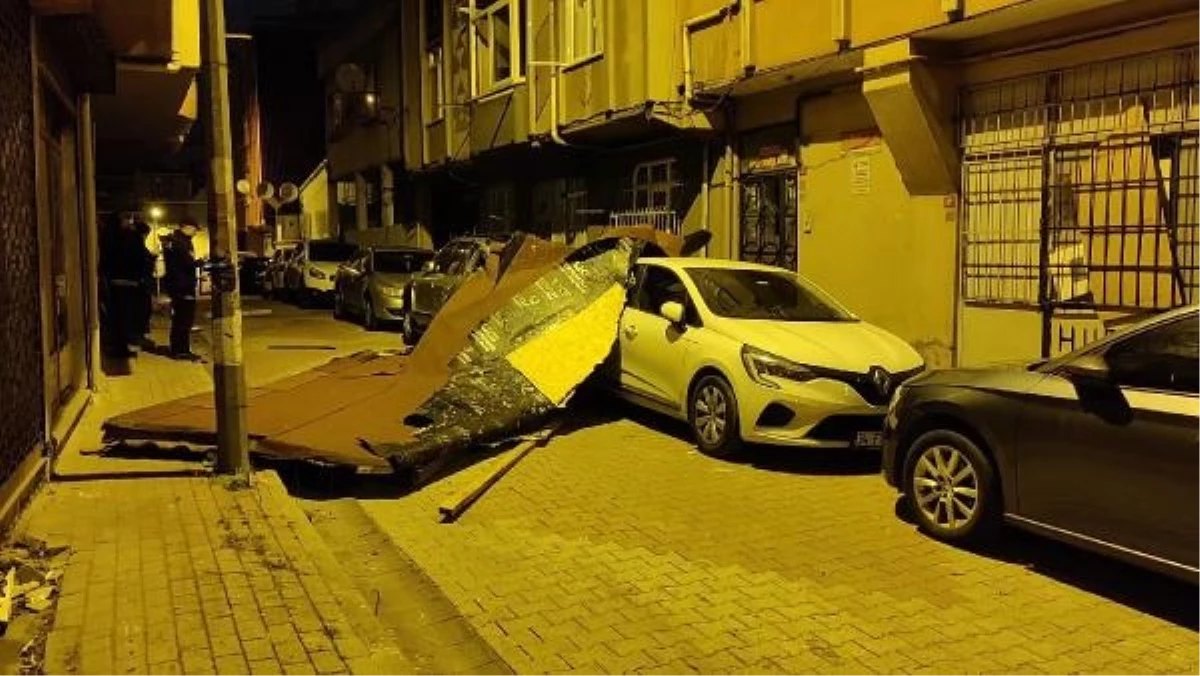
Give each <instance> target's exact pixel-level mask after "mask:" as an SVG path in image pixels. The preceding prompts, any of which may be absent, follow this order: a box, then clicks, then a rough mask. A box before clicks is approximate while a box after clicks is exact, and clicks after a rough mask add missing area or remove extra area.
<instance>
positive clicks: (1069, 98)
mask: <svg viewBox="0 0 1200 676" xmlns="http://www.w3.org/2000/svg"><path fill="white" fill-rule="evenodd" d="M1197 72H1198V68H1197V50H1196V49H1195V48H1189V49H1184V50H1174V51H1163V52H1156V53H1152V54H1148V55H1144V56H1140V57H1136V58H1130V59H1123V60H1119V61H1110V62H1099V63H1094V64H1089V65H1087V66H1084V67H1080V68H1074V69H1070V70H1062V71H1057V72H1052V73H1046V74H1041V75H1037V76H1034V77H1028V78H1023V79H1020V80H1014V81H1007V82H1000V83H995V84H990V85H987V86H985V87H980V88H976V89H972V90H968V91H965V92H964V93H963V96H962V100H961V104H962V107H961V124H962V128H961V135H962V137H961V138H962V145H963V166H962V197H963V200H962V202H963V211H962V219H961V225H962V234H963V240H964V251H963V264H962V270H961V274H962V285H963V295H964V299H965V300H966V301H967V302H968V303H974V304H981V305H987V304H1002V305H1010V306H1014V305H1015V306H1030V307H1038V308H1041V309H1042V310H1043V312H1044V313H1045V316H1046V318H1047V319H1046V326H1045V328H1044V331H1043V332H1044V341H1043V343H1044V344H1043V348H1044V351H1045V352H1051V351H1055V350H1053V349H1051V346H1049V345H1048V344H1047V343H1048V342H1049V341H1050V335H1051V330H1050V324H1051V322H1052V320H1053V318H1054V317H1055V315H1056V313H1057V314H1059V315H1061V314H1063V313H1065V312H1068V311H1069V312H1078V311H1081V310H1090V311H1092V312H1102V313H1103V312H1107V313H1124V314H1129V313H1137V312H1144V311H1151V310H1159V309H1164V308H1169V307H1173V306H1178V305H1182V304H1186V303H1191V302H1195V301H1196V300H1197V299H1198V291H1200V289H1198V283H1200V273H1198V271H1197V265H1198V263H1200V260H1198V258H1200V256H1198V248H1200V213H1198V209H1197V205H1198V203H1200V195H1198V193H1200V185H1198V180H1200V177H1198V171H1200V169H1198V166H1197V163H1198V161H1200V156H1198V152H1197V148H1198V140H1200V100H1198V96H1197V90H1196V89H1197V88H1196V79H1197ZM1063 340H1065V341H1067V342H1078V341H1075V340H1074V339H1073V337H1071V336H1066V337H1065V338H1064V337H1062V336H1060V343H1061V342H1063Z"/></svg>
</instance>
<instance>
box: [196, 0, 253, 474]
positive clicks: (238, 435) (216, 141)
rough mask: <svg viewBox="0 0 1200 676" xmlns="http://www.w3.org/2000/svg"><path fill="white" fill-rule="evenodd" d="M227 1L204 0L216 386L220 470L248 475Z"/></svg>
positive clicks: (203, 52) (203, 88)
mask: <svg viewBox="0 0 1200 676" xmlns="http://www.w3.org/2000/svg"><path fill="white" fill-rule="evenodd" d="M224 2H225V0H200V13H201V15H200V49H201V57H202V58H201V60H202V62H203V66H202V81H201V85H202V86H201V88H200V91H201V94H202V96H203V98H202V101H203V115H204V118H203V119H204V133H205V141H206V146H207V148H208V155H209V163H208V232H209V242H210V251H211V254H210V256H211V259H212V279H213V285H212V294H213V297H212V333H213V384H214V386H215V387H214V390H215V392H214V395H215V397H216V402H215V403H216V409H217V471H218V472H221V473H223V474H234V475H238V476H248V475H249V473H250V457H249V445H250V444H249V439H248V437H247V435H246V373H245V371H244V369H243V366H242V298H241V294H240V292H239V291H238V283H237V280H238V275H237V262H238V261H237V221H236V220H235V218H234V210H235V209H236V201H235V198H234V193H233V143H232V140H231V138H230V131H229V72H228V71H229V62H228V61H227V59H226V56H225V7H224Z"/></svg>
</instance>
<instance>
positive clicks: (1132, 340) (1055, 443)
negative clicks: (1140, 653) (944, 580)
mask: <svg viewBox="0 0 1200 676" xmlns="http://www.w3.org/2000/svg"><path fill="white" fill-rule="evenodd" d="M1198 344H1200V336H1198V324H1197V308H1196V307H1194V306H1193V307H1190V308H1184V309H1180V310H1174V311H1171V312H1168V313H1166V314H1164V315H1161V316H1159V317H1156V318H1154V319H1151V320H1149V321H1147V322H1144V323H1141V324H1138V325H1136V326H1134V327H1132V328H1130V329H1128V330H1126V331H1123V332H1121V333H1117V334H1114V335H1111V336H1109V337H1108V338H1106V339H1104V340H1102V341H1100V342H1098V343H1096V344H1093V345H1090V346H1088V347H1085V348H1083V349H1082V350H1078V351H1076V352H1073V353H1071V354H1069V355H1066V356H1063V357H1060V358H1058V359H1055V360H1052V361H1048V362H1044V363H1037V364H1033V365H1030V366H1028V367H1025V368H982V369H954V370H947V371H934V372H930V373H927V374H925V375H922V376H918V377H917V378H914V379H912V380H910V381H908V382H907V383H905V384H904V385H903V386H902V387H901V388H900V390H899V391H898V392H897V393H896V396H895V398H894V399H893V400H892V404H891V407H890V409H889V412H888V415H887V419H886V422H885V429H884V439H885V442H884V452H883V472H884V477H885V478H886V479H887V481H888V483H890V484H891V485H893V486H897V487H898V488H899V490H900V491H901V492H902V493H904V495H905V500H906V502H907V504H908V506H909V508H910V512H911V513H912V514H913V516H914V517H915V518H916V520H917V522H918V524H919V525H920V526H921V528H922V529H923V530H925V531H926V532H927V533H929V534H930V535H932V536H934V537H936V538H938V539H941V540H945V541H950V542H964V541H969V540H977V539H980V538H982V537H984V536H986V535H988V534H989V533H990V532H991V531H993V529H994V527H996V526H998V525H999V524H1000V523H1002V522H1007V523H1010V524H1013V525H1016V526H1019V527H1022V528H1026V529H1028V530H1032V531H1035V532H1038V533H1041V534H1043V535H1047V536H1049V537H1052V538H1055V539H1057V540H1062V541H1065V542H1068V543H1071V544H1075V545H1078V546H1081V547H1084V548H1087V549H1091V550H1094V551H1098V552H1101V553H1104V554H1108V555H1112V556H1115V557H1117V558H1121V559H1124V560H1127V561H1129V562H1131V563H1135V564H1138V565H1142V566H1146V567H1149V568H1153V569H1155V570H1159V571H1162V572H1166V573H1169V574H1172V575H1174V576H1177V577H1181V578H1183V579H1187V580H1191V581H1196V580H1197V552H1198V551H1200V541H1198V537H1197V532H1198V530H1200V524H1198V522H1197V521H1198V520H1197V500H1198V492H1197V485H1198V483H1200V481H1198V476H1200V462H1198V461H1197V458H1198V456H1200V453H1198V445H1200V435H1198V433H1197V423H1198V411H1200V399H1198V398H1197V389H1198V388H1197V385H1198V382H1197V381H1198V375H1197V374H1198V372H1200V361H1198V358H1197V351H1198Z"/></svg>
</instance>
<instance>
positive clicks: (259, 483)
mask: <svg viewBox="0 0 1200 676" xmlns="http://www.w3.org/2000/svg"><path fill="white" fill-rule="evenodd" d="M20 528H21V530H23V531H25V532H28V533H29V534H31V535H34V536H36V537H39V538H43V539H45V540H47V541H48V542H51V543H61V544H65V545H68V546H70V548H71V550H72V553H71V555H70V558H69V561H68V564H67V567H66V571H65V573H64V574H63V578H62V588H61V594H62V595H61V598H60V599H59V601H58V607H57V610H56V613H55V619H54V624H53V629H52V632H51V634H50V637H49V639H48V641H47V645H46V664H45V669H46V673H52V674H77V673H83V674H123V673H127V674H140V673H152V674H180V673H187V674H213V673H220V674H247V673H250V674H259V673H268V674H279V673H289V674H291V673H301V674H313V673H317V674H337V673H404V672H405V671H407V670H408V666H407V662H406V661H405V659H404V658H403V656H402V655H400V654H399V652H398V651H397V650H396V647H395V644H394V643H393V642H391V640H390V638H391V637H389V636H388V635H386V633H382V631H380V633H374V634H373V633H372V630H373V629H375V628H376V627H374V626H373V625H372V624H371V622H370V620H369V619H368V620H365V621H364V620H363V618H364V615H363V613H367V614H369V610H366V609H365V607H355V606H354V605H352V603H351V602H352V600H353V599H355V597H354V595H353V594H350V593H347V591H348V590H349V589H350V588H351V583H350V581H349V580H348V579H345V578H339V577H338V575H337V572H338V570H337V566H336V564H335V563H332V559H331V558H330V555H329V553H328V551H322V548H321V544H320V541H319V538H318V537H317V536H316V534H315V531H313V530H312V527H311V525H310V524H309V523H308V522H307V521H306V520H305V519H304V517H303V514H302V512H300V511H299V508H298V507H297V506H296V505H295V504H294V503H291V498H290V497H288V496H287V494H286V493H285V492H284V491H283V487H282V484H280V483H279V480H278V479H277V478H273V475H270V474H259V475H257V476H256V482H255V485H254V487H253V488H251V489H247V490H238V491H231V490H229V489H228V488H226V486H225V484H224V480H221V479H212V478H207V477H197V478H154V479H125V480H97V481H87V482H76V483H67V484H55V485H53V486H50V487H47V488H46V489H45V490H44V491H43V492H42V493H41V494H39V495H38V497H37V498H36V499H35V501H34V503H33V504H32V506H31V507H30V509H29V510H28V512H27V513H26V514H25V516H24V518H23V522H22V525H21V527H20ZM322 555H324V558H323V556H322ZM343 575H344V574H343ZM340 600H341V601H340ZM359 601H361V598H359ZM361 605H362V604H361V603H360V606H361Z"/></svg>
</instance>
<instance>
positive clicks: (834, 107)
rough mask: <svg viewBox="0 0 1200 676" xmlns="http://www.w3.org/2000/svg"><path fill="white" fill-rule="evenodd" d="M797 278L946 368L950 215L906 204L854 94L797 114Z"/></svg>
mask: <svg viewBox="0 0 1200 676" xmlns="http://www.w3.org/2000/svg"><path fill="white" fill-rule="evenodd" d="M801 120H802V122H801V125H802V130H803V139H804V140H803V143H802V147H801V162H802V166H803V170H802V175H801V178H800V212H801V215H800V236H799V259H800V272H801V274H803V275H805V276H806V277H808V278H810V279H812V280H813V281H815V282H816V283H817V284H819V285H820V286H822V287H823V288H825V289H826V290H827V291H829V292H830V293H832V294H833V295H834V296H836V297H837V298H838V299H840V300H841V301H843V302H844V303H845V304H846V305H847V306H849V307H850V308H851V309H852V310H853V311H854V312H856V313H857V314H858V315H859V316H861V317H862V318H863V319H864V320H866V321H869V322H872V323H874V324H878V325H879V326H882V327H883V328H885V329H887V330H889V331H892V332H894V333H896V334H897V335H899V336H900V337H902V338H904V339H905V340H907V341H908V342H909V343H911V344H912V345H913V346H914V347H915V348H916V349H917V350H918V351H919V352H921V354H922V355H923V356H924V357H925V359H926V361H927V362H928V363H929V364H930V365H931V366H935V367H945V366H949V365H951V360H952V350H953V344H954V340H953V336H954V288H955V253H956V248H955V233H956V229H957V225H956V220H955V213H954V210H953V208H952V206H951V207H950V208H947V203H946V202H945V200H944V198H942V197H912V196H910V195H909V194H908V192H907V190H906V189H905V187H904V184H903V182H902V181H901V178H900V174H899V172H898V171H897V169H896V166H895V163H894V161H893V160H892V157H891V153H890V152H889V150H888V147H887V144H886V143H884V142H883V140H882V139H881V138H879V137H878V136H875V134H876V133H877V132H876V130H875V129H874V121H873V119H872V117H871V112H870V109H869V108H868V106H867V103H866V100H865V99H864V98H863V96H862V94H861V93H860V92H858V91H847V92H843V93H838V94H833V95H829V96H824V97H821V98H817V99H811V100H809V101H807V102H806V103H805V104H804V105H803V106H802V108H801Z"/></svg>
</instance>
